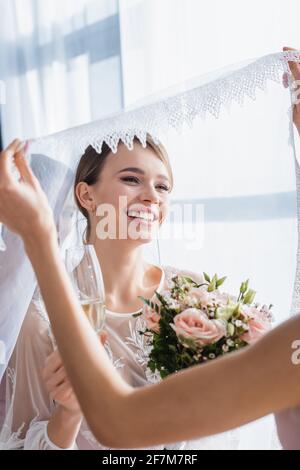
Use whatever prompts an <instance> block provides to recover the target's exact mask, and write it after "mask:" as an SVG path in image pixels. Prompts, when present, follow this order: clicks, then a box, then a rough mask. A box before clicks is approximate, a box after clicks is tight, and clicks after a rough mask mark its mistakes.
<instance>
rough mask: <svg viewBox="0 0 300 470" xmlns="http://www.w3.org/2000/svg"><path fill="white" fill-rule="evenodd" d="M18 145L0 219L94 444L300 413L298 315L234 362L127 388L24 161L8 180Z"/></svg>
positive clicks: (0, 191)
mask: <svg viewBox="0 0 300 470" xmlns="http://www.w3.org/2000/svg"><path fill="white" fill-rule="evenodd" d="M18 145H19V143H18V142H15V143H13V144H12V146H10V147H9V149H8V151H6V152H4V153H3V154H2V155H1V158H0V220H1V222H3V223H5V224H6V225H8V227H9V228H10V229H12V230H13V231H15V232H17V233H19V234H20V235H21V237H22V238H23V240H24V245H25V249H26V252H27V254H28V256H29V258H30V260H31V263H32V265H33V267H34V270H35V272H36V274H37V278H38V281H39V284H40V287H41V291H42V295H43V297H44V301H45V304H46V307H47V311H48V315H49V318H50V320H51V323H52V328H53V332H54V334H55V336H56V340H57V344H58V348H59V350H60V353H61V355H62V358H63V360H64V364H65V367H66V370H67V373H68V376H69V378H70V380H71V382H72V385H73V387H74V389H75V392H76V395H77V397H78V400H79V402H80V405H81V408H82V410H83V413H84V415H85V417H86V419H87V422H88V424H89V426H90V427H91V429H92V431H93V433H94V435H95V436H96V438H98V439H99V440H100V441H101V442H102V443H103V444H104V445H106V446H108V447H123V448H130V447H142V446H149V445H155V444H158V443H162V442H163V443H168V442H175V441H180V440H183V439H193V438H196V437H201V436H205V435H209V434H216V433H219V432H222V431H225V430H227V429H230V428H233V427H237V426H240V425H242V424H244V423H246V422H249V421H251V420H254V419H257V418H259V417H261V416H264V415H266V414H269V413H271V412H276V411H279V410H282V409H285V408H288V407H293V406H297V405H299V404H300V369H299V366H296V365H294V364H293V363H292V360H291V355H292V352H293V351H292V349H291V346H292V343H293V342H294V341H295V340H296V339H298V338H297V334H298V336H299V334H300V317H299V316H298V317H294V318H293V319H291V320H289V321H288V322H286V323H285V324H283V325H281V326H280V327H278V328H276V329H275V330H274V331H273V332H271V333H269V334H268V335H266V336H265V338H264V339H262V340H261V341H260V342H259V343H257V344H256V345H255V346H252V347H248V348H247V349H245V350H243V351H241V352H239V353H234V354H232V355H229V356H227V357H224V358H222V359H218V360H215V361H213V362H211V363H209V364H207V365H201V366H196V367H194V368H192V369H189V370H186V371H184V372H181V373H179V374H176V375H173V376H171V377H169V378H167V379H166V380H164V381H163V382H161V383H160V384H156V385H151V386H147V387H144V388H141V389H132V388H131V387H129V386H128V385H127V384H126V383H125V382H124V381H123V380H122V379H121V378H120V376H119V374H118V373H117V372H116V370H114V368H113V367H112V365H111V364H110V362H109V360H108V358H107V356H106V353H105V350H104V348H103V347H102V345H101V344H100V343H99V340H98V338H97V335H96V334H95V333H94V331H93V329H92V328H91V326H90V325H89V323H88V320H87V319H86V317H85V316H84V315H83V314H82V311H81V307H80V304H79V303H78V301H77V299H76V297H75V295H74V292H73V290H72V287H71V284H70V281H69V279H68V276H67V274H66V271H65V269H64V266H63V264H62V262H61V260H60V255H59V251H58V245H57V240H56V231H55V227H54V223H53V221H52V216H51V211H50V209H49V207H48V205H47V202H46V200H45V198H44V195H43V193H42V190H41V188H40V186H39V184H38V182H37V180H36V179H35V177H34V176H33V174H32V173H31V170H30V168H29V167H28V165H27V163H26V161H25V159H24V158H23V153H22V152H17V158H16V162H17V165H18V168H19V170H20V172H21V174H22V181H21V182H19V183H14V182H13V180H12V178H11V176H10V173H9V169H8V165H7V159H8V158H9V156H10V155H12V154H14V153H15V152H16V151H17V148H18Z"/></svg>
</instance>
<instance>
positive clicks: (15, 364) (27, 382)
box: [0, 267, 202, 450]
mask: <svg viewBox="0 0 300 470" xmlns="http://www.w3.org/2000/svg"><path fill="white" fill-rule="evenodd" d="M177 272H179V271H178V270H176V269H174V268H170V267H164V268H162V277H161V281H160V284H159V287H158V289H157V290H158V291H160V292H162V291H163V290H166V289H168V288H169V286H170V281H171V279H172V277H173V276H174V275H175V274H176V273H177ZM181 272H182V271H181ZM184 273H185V274H189V275H191V273H189V272H184ZM192 276H193V278H194V279H195V280H196V281H199V280H200V277H199V276H197V275H196V274H192ZM201 279H202V278H201ZM135 313H138V312H133V313H116V312H111V311H109V310H106V325H105V329H106V331H107V332H108V337H109V347H108V348H107V352H108V354H109V356H110V358H111V360H112V361H113V363H114V366H115V367H116V369H117V370H118V371H119V373H120V374H121V375H122V377H123V378H124V379H125V380H126V381H127V382H128V383H129V384H130V385H132V386H133V387H141V386H144V385H147V383H153V382H155V381H157V380H159V378H158V377H157V376H155V375H154V374H152V373H151V372H150V371H149V370H148V369H147V354H148V352H149V345H147V342H146V338H145V336H143V335H140V334H139V331H141V330H142V329H144V327H145V320H144V318H143V315H141V316H139V317H133V315H134V314H135ZM53 349H54V343H53V336H52V333H51V329H50V323H49V319H48V316H47V313H46V311H45V309H44V307H43V304H42V302H41V300H40V297H39V295H38V292H36V294H35V296H34V298H33V300H32V302H31V304H30V307H29V310H28V312H27V314H26V317H25V320H24V323H23V325H22V329H21V332H20V335H19V337H18V341H17V344H16V347H15V349H14V352H13V355H12V357H11V359H10V362H9V366H8V368H7V371H6V374H5V376H4V381H5V388H6V397H5V416H4V423H3V427H2V431H1V433H0V448H2V449H31V450H58V449H59V448H58V447H57V446H56V445H55V444H54V443H53V442H51V441H50V439H49V437H48V435H47V424H48V421H49V419H50V416H51V414H52V413H53V411H54V409H55V403H54V402H53V401H52V400H51V398H50V397H49V394H48V392H47V390H46V387H45V384H44V381H43V378H42V370H43V367H44V363H45V360H46V358H47V356H49V354H51V352H52V351H53ZM99 400H101V397H99ZM166 447H168V448H174V447H175V448H177V449H180V448H183V447H184V443H179V444H176V445H174V446H166ZM163 448H164V446H157V447H155V449H163ZM70 449H84V450H93V449H94V450H101V449H105V447H104V446H103V445H101V443H99V442H98V441H97V440H96V439H95V437H94V436H93V434H92V433H91V431H90V430H89V428H88V426H87V424H86V422H83V424H82V426H81V428H80V431H79V434H78V437H77V439H76V442H74V445H73V446H72V447H71V448H70Z"/></svg>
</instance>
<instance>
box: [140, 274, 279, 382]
mask: <svg viewBox="0 0 300 470" xmlns="http://www.w3.org/2000/svg"><path fill="white" fill-rule="evenodd" d="M225 280H226V277H223V278H221V279H218V277H217V275H214V276H213V277H212V278H210V277H209V276H208V274H206V273H204V279H203V283H202V284H197V283H196V282H194V281H193V280H192V279H191V278H190V277H186V276H180V275H177V276H175V277H173V278H172V285H171V289H170V290H167V291H164V292H162V293H158V292H156V294H155V295H156V299H155V301H151V300H149V299H145V298H143V297H141V299H142V300H143V302H144V303H145V304H146V306H145V309H144V311H145V319H146V325H147V326H146V328H145V330H144V331H141V332H140V333H141V334H143V335H146V336H147V340H148V344H149V343H150V355H149V361H148V367H149V368H150V370H151V372H153V373H157V372H159V374H160V376H161V377H162V378H164V377H166V376H167V375H169V374H171V373H174V372H177V371H180V370H182V369H185V368H187V367H191V366H193V365H196V364H199V363H204V362H206V361H209V360H212V359H215V358H216V357H219V356H222V355H224V354H227V353H229V352H232V351H236V350H239V349H241V348H243V347H244V346H247V345H248V344H251V343H253V342H255V341H256V340H257V339H259V338H260V337H261V336H262V335H263V334H265V333H266V332H267V331H269V330H270V328H271V322H272V321H273V318H272V313H271V308H272V305H270V306H269V307H267V306H266V305H259V304H256V303H254V297H255V294H256V292H255V291H254V290H252V289H250V288H249V281H248V280H247V281H246V282H242V284H241V286H240V292H239V295H238V296H237V297H234V296H232V295H230V294H227V293H224V292H220V290H219V288H220V286H221V285H222V284H223V283H224V282H225Z"/></svg>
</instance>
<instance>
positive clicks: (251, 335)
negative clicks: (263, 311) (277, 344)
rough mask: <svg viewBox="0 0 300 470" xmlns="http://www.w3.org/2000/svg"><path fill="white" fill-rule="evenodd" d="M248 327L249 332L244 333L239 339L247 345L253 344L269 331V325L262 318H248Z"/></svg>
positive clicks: (258, 316)
mask: <svg viewBox="0 0 300 470" xmlns="http://www.w3.org/2000/svg"><path fill="white" fill-rule="evenodd" d="M248 327H249V331H247V332H246V333H244V334H243V335H242V336H241V339H242V340H243V341H245V342H246V343H248V344H253V343H255V342H256V341H257V340H259V339H260V338H261V337H262V336H263V335H265V334H266V333H267V332H268V331H270V329H271V323H270V322H269V321H268V320H266V319H265V318H263V316H260V315H257V316H256V317H254V318H250V320H249V322H248Z"/></svg>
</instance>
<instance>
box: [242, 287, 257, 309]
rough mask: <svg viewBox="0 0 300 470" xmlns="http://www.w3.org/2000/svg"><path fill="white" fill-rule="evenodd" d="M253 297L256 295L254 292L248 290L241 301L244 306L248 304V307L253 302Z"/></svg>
mask: <svg viewBox="0 0 300 470" xmlns="http://www.w3.org/2000/svg"><path fill="white" fill-rule="evenodd" d="M255 295H256V291H255V290H253V289H249V290H248V291H247V292H246V294H245V296H244V299H243V302H244V304H248V305H250V304H252V303H253V301H254V298H255Z"/></svg>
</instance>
